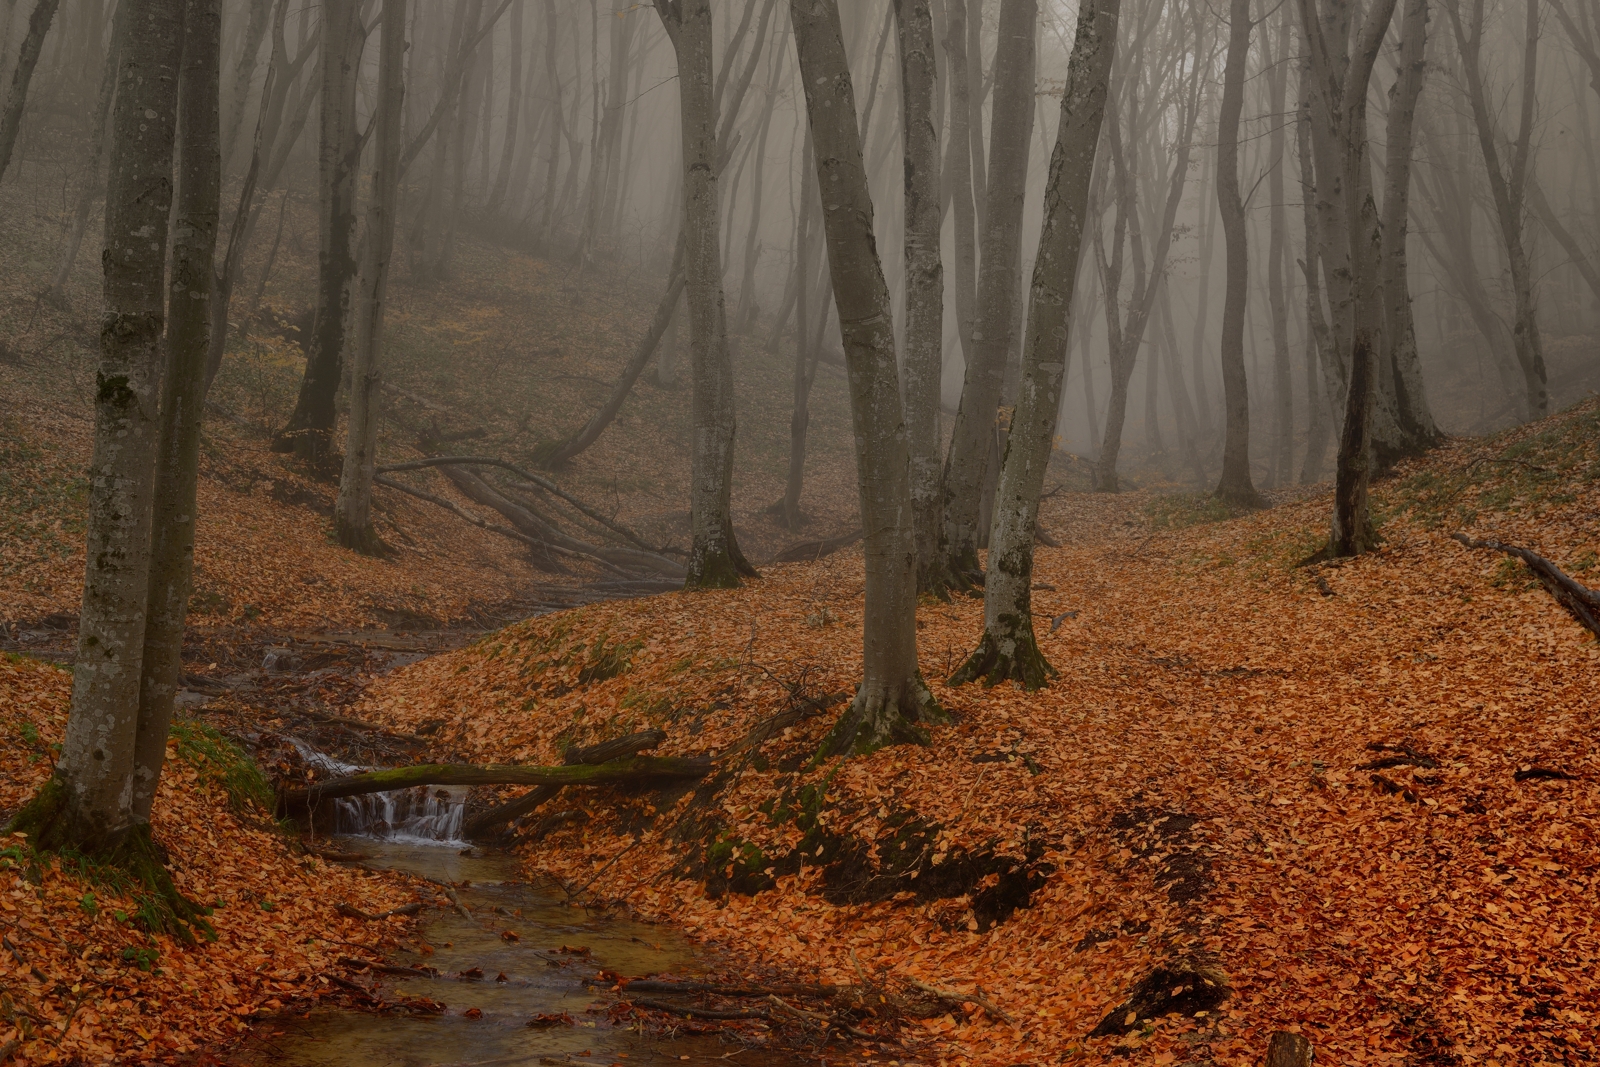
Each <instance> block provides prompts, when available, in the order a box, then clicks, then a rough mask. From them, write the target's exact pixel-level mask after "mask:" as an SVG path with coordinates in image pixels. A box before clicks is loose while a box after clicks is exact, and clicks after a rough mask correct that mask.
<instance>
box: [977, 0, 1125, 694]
mask: <svg viewBox="0 0 1600 1067" xmlns="http://www.w3.org/2000/svg"><path fill="white" fill-rule="evenodd" d="M1120 6H1121V4H1120V0H1085V2H1084V4H1083V6H1082V7H1081V8H1079V11H1078V29H1077V37H1076V39H1075V41H1074V42H1073V47H1072V59H1071V61H1070V63H1069V65H1068V68H1067V83H1066V86H1065V87H1064V89H1063V91H1062V94H1061V119H1060V123H1059V125H1058V126H1057V132H1056V145H1055V150H1054V151H1053V152H1052V153H1051V156H1050V176H1049V179H1048V185H1047V186H1046V188H1045V198H1044V223H1043V228H1042V231H1041V233H1040V235H1039V255H1038V257H1037V259H1036V260H1035V261H1034V268H1033V283H1032V288H1031V292H1030V300H1029V303H1028V325H1027V333H1026V337H1025V340H1024V348H1023V364H1022V381H1021V388H1020V391H1019V393H1018V397H1017V407H1016V412H1015V414H1014V415H1013V416H1012V420H1011V433H1010V435H1009V436H1008V437H1007V440H1006V455H1005V462H1004V463H1003V464H1002V466H1001V468H1000V488H999V493H998V499H997V501H996V511H995V526H994V538H993V541H992V542H991V544H990V546H989V559H988V571H987V576H986V578H985V582H984V590H983V637H982V639H981V640H980V642H979V644H978V649H977V651H975V652H974V653H973V654H972V655H971V657H969V658H968V659H967V661H966V663H964V664H962V666H961V668H960V669H959V670H958V671H956V673H955V676H954V677H953V678H951V682H952V683H958V682H970V681H976V680H977V679H979V678H983V679H985V680H986V681H987V682H988V684H990V685H994V684H995V683H997V682H1001V681H1005V680H1011V681H1015V682H1018V683H1020V684H1021V685H1022V686H1024V687H1025V688H1028V689H1037V688H1039V687H1040V686H1042V685H1044V684H1045V680H1046V678H1047V677H1048V676H1049V675H1050V674H1052V673H1054V671H1053V670H1052V668H1051V667H1050V665H1049V664H1048V663H1047V662H1046V661H1045V658H1044V656H1043V654H1042V653H1040V651H1039V643H1038V640H1037V639H1036V638H1035V636H1034V632H1033V607H1032V592H1031V590H1032V588H1033V541H1034V533H1035V528H1036V526H1037V522H1038V517H1039V494H1040V492H1041V491H1042V490H1043V489H1044V475H1045V468H1046V467H1047V466H1048V465H1049V462H1050V453H1051V450H1052V449H1053V448H1054V438H1055V430H1056V418H1057V414H1058V413H1059V411H1060V410H1061V385H1062V383H1063V382H1064V381H1065V380H1066V370H1067V356H1068V351H1069V350H1068V347H1067V342H1068V337H1069V332H1070V331H1069V328H1068V327H1069V324H1070V320H1071V310H1072V296H1073V289H1074V287H1075V285H1076V281H1077V276H1078V259H1079V254H1080V252H1081V249H1082V245H1083V229H1084V222H1085V216H1086V214H1087V209H1088V202H1089V182H1090V179H1091V177H1092V176H1093V172H1094V157H1095V146H1096V145H1097V144H1098V143H1099V141H1100V126H1101V120H1102V118H1103V116H1104V115H1105V105H1106V95H1107V87H1108V84H1109V82H1110V80H1111V60H1112V57H1113V53H1114V51H1115V49H1116V42H1117V18H1118V15H1119V13H1120ZM1152 373H1154V372H1153V371H1152Z"/></svg>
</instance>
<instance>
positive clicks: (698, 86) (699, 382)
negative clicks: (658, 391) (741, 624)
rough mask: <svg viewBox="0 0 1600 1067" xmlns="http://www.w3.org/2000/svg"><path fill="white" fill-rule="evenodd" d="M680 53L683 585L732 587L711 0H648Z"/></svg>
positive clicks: (737, 556) (740, 568)
mask: <svg viewBox="0 0 1600 1067" xmlns="http://www.w3.org/2000/svg"><path fill="white" fill-rule="evenodd" d="M656 10H657V11H658V12H660V15H661V22H662V25H663V26H665V27H666V30H667V35H668V36H669V37H670V38H671V40H672V46H673V49H674V50H675V51H676V53H677V58H678V94H679V114H680V121H681V123H682V127H683V237H684V260H683V263H684V278H685V284H686V286H687V293H688V297H689V359H690V377H691V379H692V381H693V388H694V396H693V401H692V403H691V408H692V418H693V424H694V449H693V454H692V467H693V470H692V472H691V474H690V501H689V525H690V537H691V541H690V546H689V568H688V572H689V573H688V577H687V578H686V580H685V582H684V586H685V588H690V589H714V588H732V587H734V586H737V585H738V584H739V576H740V575H741V574H746V575H753V574H754V573H755V570H754V568H752V567H751V566H750V564H749V563H747V562H746V561H745V559H744V556H743V554H742V553H740V551H739V544H738V541H737V540H736V539H735V537H734V533H733V515H732V512H731V510H730V509H731V504H732V493H733V442H734V432H735V429H736V425H737V424H736V420H735V415H734V408H733V362H732V359H731V358H730V354H729V351H728V333H727V308H726V303H725V300H724V296H723V291H722V262H721V259H722V256H721V252H722V242H721V241H720V240H719V238H718V234H717V230H718V226H719V223H720V221H721V220H720V219H719V218H718V206H717V174H718V171H719V170H720V169H721V163H722V161H721V160H720V159H719V158H718V153H717V116H716V110H715V105H714V102H713V92H714V87H713V84H712V74H711V69H712V67H711V64H712V57H711V5H710V0H656Z"/></svg>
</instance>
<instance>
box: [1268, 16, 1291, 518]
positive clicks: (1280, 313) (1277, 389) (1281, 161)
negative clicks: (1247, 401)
mask: <svg viewBox="0 0 1600 1067" xmlns="http://www.w3.org/2000/svg"><path fill="white" fill-rule="evenodd" d="M1290 15H1291V12H1290V9H1289V7H1288V6H1287V5H1285V6H1284V8H1283V14H1282V16H1281V18H1280V20H1279V22H1278V48H1277V55H1276V59H1277V62H1275V63H1274V64H1273V65H1272V73H1271V75H1270V82H1269V84H1270V88H1269V90H1268V91H1269V95H1270V97H1271V107H1270V113H1271V114H1272V115H1274V116H1277V115H1287V105H1288V99H1289V47H1290V41H1289V37H1290V27H1291V25H1292V22H1291V19H1290ZM1286 125H1287V122H1286V121H1284V120H1277V119H1275V120H1274V121H1273V123H1272V133H1271V135H1270V137H1269V143H1268V147H1267V167H1268V176H1267V200H1268V208H1267V210H1268V223H1267V225H1268V230H1269V232H1268V238H1267V305H1268V307H1269V308H1270V309H1271V315H1272V400H1273V426H1272V437H1273V442H1272V445H1273V447H1272V464H1271V466H1270V467H1269V470H1270V471H1271V485H1272V486H1274V487H1276V486H1280V485H1287V484H1288V483H1289V480H1290V478H1291V477H1292V474H1291V469H1292V467H1293V465H1294V388H1293V382H1292V379H1291V376H1290V372H1289V301H1288V296H1287V294H1285V293H1284V289H1283V283H1284V269H1283V267H1284V258H1285V256H1286V254H1287V250H1286V248H1285V246H1286V245H1287V244H1288V242H1289V226H1288V219H1287V217H1286V212H1285V210H1284V204H1283V171H1284V167H1285V166H1286V161H1285V151H1284V149H1285V145H1286V142H1287V137H1286V135H1285V126H1286Z"/></svg>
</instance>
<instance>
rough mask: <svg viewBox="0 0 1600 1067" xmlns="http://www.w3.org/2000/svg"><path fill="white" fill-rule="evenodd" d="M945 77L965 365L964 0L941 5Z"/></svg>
mask: <svg viewBox="0 0 1600 1067" xmlns="http://www.w3.org/2000/svg"><path fill="white" fill-rule="evenodd" d="M946 3H947V5H948V6H947V10H948V12H949V16H948V19H947V23H946V26H945V39H944V54H945V71H946V78H947V79H948V80H949V82H950V143H949V144H948V145H947V146H946V147H945V161H944V181H946V182H948V183H949V185H950V201H951V207H952V209H953V210H954V215H955V217H954V219H953V225H954V227H955V256H956V262H955V292H954V294H953V295H954V302H955V309H956V335H957V336H958V337H959V338H960V339H961V358H962V360H963V361H964V362H965V363H968V364H970V363H972V362H973V361H974V360H976V359H977V355H976V354H975V353H974V351H973V343H972V328H973V327H972V320H973V309H974V306H975V305H976V304H977V300H978V297H977V293H978V245H977V229H976V224H975V218H974V214H973V206H972V150H971V147H970V141H969V135H968V130H967V122H968V119H969V117H970V115H971V110H970V109H969V108H968V106H967V97H968V94H969V93H970V92H971V89H970V87H969V86H968V84H967V0H946Z"/></svg>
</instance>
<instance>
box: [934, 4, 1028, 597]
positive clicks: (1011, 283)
mask: <svg viewBox="0 0 1600 1067" xmlns="http://www.w3.org/2000/svg"><path fill="white" fill-rule="evenodd" d="M1038 21H1039V6H1038V2H1037V0H1002V3H1001V5H1000V27H999V28H1000V43H999V45H998V48H997V51H996V53H995V70H996V71H997V77H996V79H995V87H994V117H993V125H992V129H991V140H990V144H989V161H990V164H991V169H992V173H991V175H990V177H991V178H992V180H991V181H990V182H989V185H988V190H987V194H986V196H987V201H986V203H987V207H986V210H985V212H984V226H983V249H982V257H981V261H980V266H979V273H978V307H977V321H976V323H975V324H974V325H973V329H972V348H971V349H970V350H969V351H970V357H969V359H968V362H967V368H966V375H965V380H964V381H963V383H962V387H961V406H960V408H959V409H958V411H957V412H956V422H955V427H954V429H953V430H952V431H951V434H950V451H949V453H948V454H947V455H946V457H945V466H944V535H945V553H946V557H947V559H948V562H949V567H950V570H951V571H952V573H954V574H956V575H962V576H966V577H967V578H968V580H976V578H977V576H978V574H979V573H980V566H979V563H978V542H979V540H980V539H981V538H982V534H983V533H984V532H986V531H982V530H981V529H980V525H979V516H980V514H981V512H982V510H983V507H982V501H981V499H980V497H981V493H982V491H983V485H984V477H985V474H986V473H987V471H988V467H989V458H990V447H991V445H992V443H993V441H994V433H995V419H996V416H997V414H998V412H999V407H1000V388H1001V384H1002V381H1003V379H1004V377H1005V371H1006V360H1007V358H1008V357H1009V356H1010V353H1011V342H1012V339H1013V337H1014V336H1015V330H1016V326H1017V304H1018V301H1019V300H1021V298H1022V292H1021V290H1022V278H1021V271H1020V270H1019V269H1018V268H1019V263H1020V261H1019V259H1018V257H1017V250H1018V247H1019V246H1020V244H1021V240H1022V204H1023V198H1024V196H1025V194H1026V192H1027V176H1028V148H1029V142H1030V141H1031V140H1032V137H1033V107H1034V102H1033V61H1034V44H1033V41H1034V29H1035V26H1036V24H1037V23H1038Z"/></svg>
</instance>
